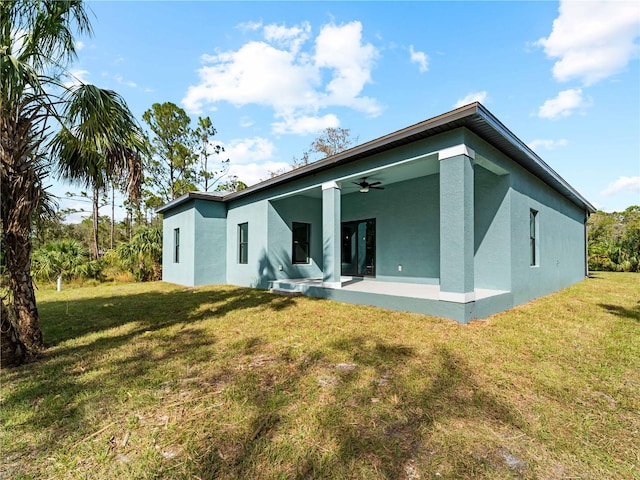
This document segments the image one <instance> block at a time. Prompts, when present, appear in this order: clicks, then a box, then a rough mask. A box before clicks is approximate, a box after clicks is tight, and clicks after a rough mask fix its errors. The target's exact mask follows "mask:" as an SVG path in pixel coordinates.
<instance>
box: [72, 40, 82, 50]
mask: <svg viewBox="0 0 640 480" xmlns="http://www.w3.org/2000/svg"><path fill="white" fill-rule="evenodd" d="M74 46H75V48H76V50H77V51H78V52H79V51H80V50H82V49H83V48H84V42H81V41H80V40H76V42H75V44H74Z"/></svg>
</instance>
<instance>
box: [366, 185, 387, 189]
mask: <svg viewBox="0 0 640 480" xmlns="http://www.w3.org/2000/svg"><path fill="white" fill-rule="evenodd" d="M369 188H374V189H376V190H384V187H372V186H371V185H369Z"/></svg>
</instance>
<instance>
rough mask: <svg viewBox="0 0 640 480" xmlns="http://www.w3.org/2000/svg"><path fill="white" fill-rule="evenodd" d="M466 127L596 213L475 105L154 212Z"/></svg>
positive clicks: (184, 198) (251, 189)
mask: <svg viewBox="0 0 640 480" xmlns="http://www.w3.org/2000/svg"><path fill="white" fill-rule="evenodd" d="M460 127H465V128H467V129H468V130H470V131H471V132H473V133H475V134H476V135H477V136H479V137H480V138H482V139H483V140H485V141H486V142H487V143H489V144H491V145H493V146H494V147H495V148H497V149H498V150H500V151H501V152H502V153H504V154H505V155H507V156H508V157H510V158H511V159H513V160H514V161H515V162H517V163H518V164H519V165H521V166H522V167H523V168H525V169H526V170H528V171H529V172H531V173H532V174H534V175H535V176H537V177H538V178H540V179H541V180H542V181H544V182H545V183H546V184H548V185H549V186H551V187H553V188H554V189H555V190H557V191H558V192H560V193H561V194H562V195H564V196H565V197H566V198H568V199H569V200H570V201H572V202H573V203H575V204H576V205H578V206H579V207H581V208H584V209H585V210H588V211H590V212H592V213H593V212H595V211H596V209H595V207H594V206H593V205H591V203H589V202H588V201H587V200H586V199H585V198H584V197H583V196H582V195H580V193H578V191H577V190H575V189H574V188H573V187H572V186H571V185H569V183H567V181H566V180H564V179H563V178H562V177H561V176H560V175H558V173H556V172H555V171H554V170H553V169H552V168H551V167H550V166H549V165H547V164H546V163H545V162H544V161H543V160H542V159H541V158H540V157H539V156H538V155H537V154H536V153H535V152H533V150H531V149H530V148H529V147H528V146H527V145H526V144H525V143H524V142H522V140H520V139H519V138H518V137H516V136H515V135H514V134H513V133H512V132H511V131H510V130H509V129H508V128H507V127H505V126H504V125H503V124H502V122H500V120H498V119H497V118H496V117H495V116H494V115H493V114H492V113H491V112H489V110H487V109H486V108H485V107H484V106H483V105H482V104H481V103H479V102H474V103H471V104H469V105H465V106H463V107H460V108H457V109H455V110H452V111H450V112H447V113H443V114H442V115H438V116H437V117H433V118H430V119H428V120H424V121H423V122H420V123H416V124H415V125H411V126H409V127H406V128H403V129H402V130H398V131H397V132H393V133H390V134H388V135H385V136H383V137H380V138H377V139H375V140H371V141H370V142H366V143H363V144H362V145H358V146H356V147H353V148H350V149H349V150H345V151H343V152H340V153H338V154H336V155H332V156H330V157H327V158H325V159H322V160H318V161H317V162H313V163H310V164H308V165H305V166H303V167H300V168H297V169H295V170H291V171H290V172H287V173H284V174H282V175H279V176H277V177H274V178H270V179H268V180H265V181H263V182H260V183H257V184H255V185H252V186H251V187H248V188H246V189H245V190H241V191H239V192H233V193H229V194H227V195H223V196H220V195H219V194H215V195H214V194H212V193H205V192H191V193H188V194H186V195H183V196H182V197H180V198H177V199H175V200H173V201H171V202H169V203H167V204H166V205H163V206H162V207H160V208H158V210H157V212H158V213H162V212H165V211H167V210H169V209H171V208H173V207H175V206H177V205H179V204H181V203H183V202H185V201H187V200H189V199H192V198H201V199H206V200H213V201H222V202H226V201H229V200H234V199H237V198H241V197H245V196H247V195H251V194H253V193H256V192H259V191H262V190H265V189H267V188H271V187H273V186H276V185H280V184H283V183H287V182H289V181H292V180H294V179H299V178H303V177H306V176H308V175H313V174H316V173H318V172H321V171H323V170H327V169H330V168H333V167H335V166H338V165H343V164H347V163H350V162H354V161H356V160H359V159H361V158H364V157H369V156H371V155H375V154H378V153H382V152H385V151H388V150H392V149H394V148H397V147H401V146H403V145H407V144H410V143H413V142H415V141H418V140H422V139H425V138H428V137H431V136H434V135H438V134H440V133H444V132H448V131H451V130H455V129H457V128H460Z"/></svg>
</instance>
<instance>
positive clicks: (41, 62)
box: [0, 0, 105, 361]
mask: <svg viewBox="0 0 640 480" xmlns="http://www.w3.org/2000/svg"><path fill="white" fill-rule="evenodd" d="M74 31H77V32H78V33H80V34H91V25H90V22H89V19H88V16H87V13H86V11H85V8H84V5H83V3H82V1H81V0H68V1H65V2H61V1H57V0H13V1H3V2H0V85H1V88H0V190H1V191H2V196H1V200H0V202H1V205H0V206H1V209H0V210H1V212H2V213H1V216H2V233H1V235H2V247H3V250H4V253H5V255H4V257H5V266H6V268H5V272H6V276H7V287H8V292H9V296H8V297H6V298H5V297H3V298H2V299H0V302H1V303H2V305H1V307H2V311H3V322H4V319H5V318H14V319H15V324H14V322H10V324H11V325H13V326H14V327H15V326H17V333H18V335H19V339H20V340H22V342H24V344H25V345H26V346H27V348H29V349H31V350H32V351H37V350H38V349H40V348H41V347H42V345H43V343H42V332H41V330H40V324H39V317H38V309H37V306H36V299H35V293H34V289H33V279H32V277H31V238H32V236H31V231H32V226H33V220H34V214H35V212H37V208H38V205H40V204H41V202H42V200H43V198H44V196H45V195H44V194H45V188H44V184H43V179H44V178H45V177H46V175H47V173H48V171H49V170H50V169H51V164H50V160H49V157H48V155H47V151H46V150H47V147H48V145H49V141H50V139H51V132H52V128H51V127H52V124H54V123H59V124H61V125H62V127H61V128H62V131H65V130H68V128H67V127H66V126H65V116H64V115H62V114H61V112H60V110H61V108H62V109H64V106H65V105H67V104H68V103H69V102H74V101H75V100H78V99H77V95H80V94H81V93H82V92H86V91H87V90H86V89H76V90H72V91H69V90H68V89H67V88H66V87H65V86H64V85H63V84H62V83H61V81H60V79H61V78H63V77H64V75H65V74H68V71H67V70H66V68H67V66H68V65H69V63H70V61H71V60H73V59H74V58H75V56H76V51H75V46H74V38H73V37H74ZM96 93H97V92H96ZM94 98H95V99H99V98H102V96H101V95H96V96H94ZM94 107H95V108H94V111H95V112H99V111H101V110H102V109H103V108H105V105H103V104H96V105H94ZM98 118H104V116H100V117H98ZM92 128H94V129H97V130H99V129H100V128H101V125H100V123H99V122H98V121H95V122H93V123H92ZM5 301H6V304H5ZM5 311H6V316H5V314H4V313H5ZM3 325H4V323H3ZM9 330H10V328H9V327H7V330H5V328H4V327H3V329H2V335H3V339H2V342H3V352H4V344H5V341H12V340H11V339H12V338H15V337H16V336H14V335H13V334H14V333H15V332H13V331H9ZM7 339H8V340H7ZM19 360H20V359H18V361H19ZM3 361H4V360H3Z"/></svg>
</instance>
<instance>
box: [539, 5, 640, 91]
mask: <svg viewBox="0 0 640 480" xmlns="http://www.w3.org/2000/svg"><path fill="white" fill-rule="evenodd" d="M639 27H640V3H638V2H620V1H602V0H600V1H590V2H582V1H567V0H564V1H561V3H560V14H559V16H558V18H556V19H555V20H554V22H553V30H552V32H551V34H550V35H549V36H548V37H547V38H541V39H540V40H538V41H537V42H536V45H539V46H542V47H543V48H544V51H545V53H546V54H547V56H549V57H550V58H557V59H558V60H557V61H556V63H555V64H554V66H553V75H554V77H555V78H556V80H558V81H561V82H564V81H567V80H571V79H579V80H581V81H582V82H583V83H584V85H591V84H593V83H596V82H598V81H600V80H602V79H605V78H607V77H609V76H611V75H614V74H615V73H617V72H619V71H621V70H622V69H623V68H624V67H625V66H626V65H627V64H628V63H629V61H630V60H631V59H633V58H637V57H638V53H639V50H640V47H639V46H638V44H637V43H636V39H637V38H638V37H639V36H640V28H639Z"/></svg>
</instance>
